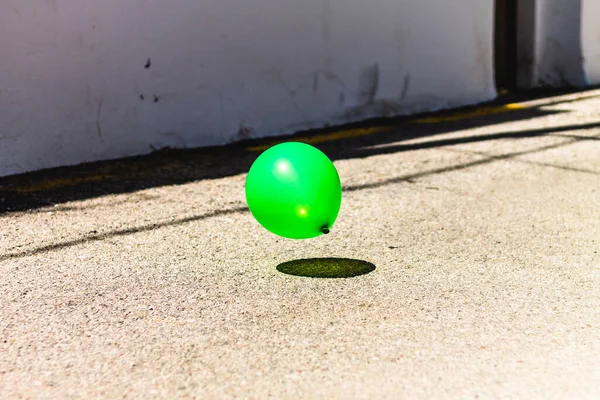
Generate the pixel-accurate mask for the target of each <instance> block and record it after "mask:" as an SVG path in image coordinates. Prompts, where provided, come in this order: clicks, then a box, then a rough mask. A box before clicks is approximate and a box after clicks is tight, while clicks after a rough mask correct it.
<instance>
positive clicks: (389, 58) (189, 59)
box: [0, 0, 495, 176]
mask: <svg viewBox="0 0 600 400" xmlns="http://www.w3.org/2000/svg"><path fill="white" fill-rule="evenodd" d="M492 20H493V1H492V0H453V1H452V2H448V1H446V0H420V1H415V0H370V1H363V0H302V1H298V0H247V1H234V0H202V1H198V0H170V1H164V0H102V1H93V0H30V1H23V0H4V1H2V2H1V3H0V176H1V175H8V174H14V173H20V172H24V171H31V170H36V169H41V168H47V167H54V166H60V165H68V164H76V163H80V162H84V161H93V160H101V159H110V158H117V157H123V156H129V155H136V154H144V153H147V152H150V151H151V150H152V149H155V148H161V147H164V146H171V147H196V146H204V145H215V144H223V143H226V142H230V141H234V140H238V139H240V138H243V137H247V136H249V135H253V136H264V135H276V134H281V133H290V132H293V131H298V130H302V129H307V128H315V127H322V126H324V125H326V124H340V123H344V122H349V121H356V120H361V119H364V118H368V117H377V116H383V115H399V114H408V113H414V112H418V111H426V110H436V109H440V108H445V107H454V106H459V105H464V104H471V103H476V102H480V101H484V100H488V99H491V98H493V97H494V96H495V90H494V83H493V71H492V65H493V62H492V57H493V55H492V47H493V46H492V43H493V41H492V33H493V32H492V27H493V23H492ZM148 58H150V59H151V66H150V67H149V68H144V65H145V64H146V60H147V59H148ZM155 96H156V97H155ZM142 97H143V99H142ZM155 98H156V102H155V100H154V99H155Z"/></svg>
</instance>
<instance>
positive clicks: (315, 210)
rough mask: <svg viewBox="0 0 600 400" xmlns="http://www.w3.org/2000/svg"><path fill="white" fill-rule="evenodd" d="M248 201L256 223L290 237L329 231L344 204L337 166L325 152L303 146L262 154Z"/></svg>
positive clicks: (291, 145) (279, 147)
mask: <svg viewBox="0 0 600 400" xmlns="http://www.w3.org/2000/svg"><path fill="white" fill-rule="evenodd" d="M246 201H247V202H248V207H249V208H250V212H251V213H252V215H253V216H254V218H256V220H257V221H258V222H259V223H260V224H261V225H262V226H263V227H264V228H265V229H267V230H269V231H270V232H272V233H274V234H276V235H279V236H283V237H286V238H289V239H308V238H314V237H317V236H320V235H321V234H323V233H328V232H329V229H331V227H332V226H333V223H334V222H335V220H336V218H337V216H338V213H339V211H340V205H341V204H342V184H341V182H340V176H339V175H338V172H337V170H336V169H335V166H334V165H333V163H332V162H331V160H330V159H329V158H327V156H326V155H325V154H323V152H321V151H320V150H319V149H317V148H315V147H313V146H311V145H308V144H306V143H299V142H286V143H281V144H278V145H275V146H273V147H271V148H269V149H268V150H266V151H265V152H264V153H262V154H261V155H260V156H259V157H258V158H257V159H256V161H254V163H253V164H252V167H250V171H249V172H248V177H247V178H246Z"/></svg>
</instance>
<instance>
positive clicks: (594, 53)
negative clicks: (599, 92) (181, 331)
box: [581, 0, 600, 85]
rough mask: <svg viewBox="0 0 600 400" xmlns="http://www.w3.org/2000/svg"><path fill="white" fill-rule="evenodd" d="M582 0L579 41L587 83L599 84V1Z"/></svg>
mask: <svg viewBox="0 0 600 400" xmlns="http://www.w3.org/2000/svg"><path fill="white" fill-rule="evenodd" d="M581 1H582V14H581V16H582V21H581V42H582V48H583V68H584V71H585V74H586V79H587V83H588V84H590V85H599V84H600V1H598V0H581Z"/></svg>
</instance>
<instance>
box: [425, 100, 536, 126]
mask: <svg viewBox="0 0 600 400" xmlns="http://www.w3.org/2000/svg"><path fill="white" fill-rule="evenodd" d="M526 108H528V107H527V106H526V105H523V104H518V103H512V104H504V105H502V106H489V107H480V108H476V109H474V110H466V111H461V112H455V113H451V114H445V115H438V116H435V115H432V116H430V117H424V118H418V119H415V120H413V122H416V123H417V124H439V123H441V122H451V121H459V120H461V119H468V118H475V117H483V116H486V115H494V114H501V113H506V112H510V111H515V110H523V109H526Z"/></svg>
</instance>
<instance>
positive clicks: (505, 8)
mask: <svg viewBox="0 0 600 400" xmlns="http://www.w3.org/2000/svg"><path fill="white" fill-rule="evenodd" d="M517 1H518V0H496V2H495V10H494V70H495V77H496V88H497V89H498V91H499V92H501V91H503V90H508V91H514V90H516V89H517Z"/></svg>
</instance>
